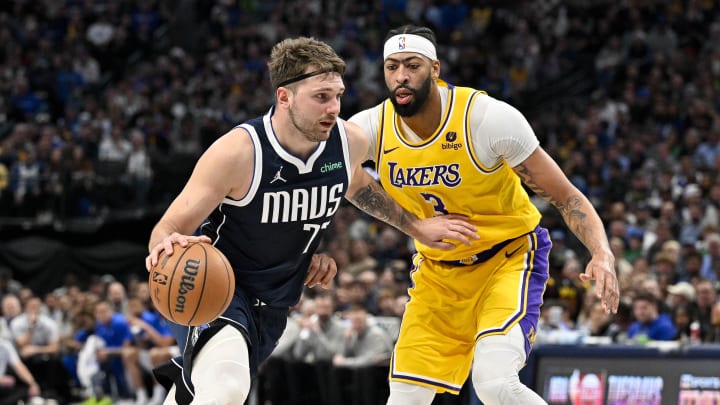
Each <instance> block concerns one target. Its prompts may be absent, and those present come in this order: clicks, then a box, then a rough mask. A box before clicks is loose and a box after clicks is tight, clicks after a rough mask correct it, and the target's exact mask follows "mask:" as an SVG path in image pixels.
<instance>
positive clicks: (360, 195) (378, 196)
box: [349, 182, 413, 231]
mask: <svg viewBox="0 0 720 405" xmlns="http://www.w3.org/2000/svg"><path fill="white" fill-rule="evenodd" d="M349 200H350V201H351V202H352V203H353V204H355V206H356V207H358V208H360V209H361V210H363V211H365V212H367V213H368V214H370V215H372V216H374V217H375V218H377V219H379V220H381V221H385V222H387V223H389V224H391V225H394V226H395V227H397V228H398V229H400V230H403V231H406V226H407V225H408V224H410V223H411V222H412V220H413V217H412V216H411V214H410V213H408V212H407V211H405V210H404V209H403V208H402V207H400V206H399V205H398V204H397V203H396V202H395V201H394V200H393V199H392V198H391V197H390V196H389V195H388V194H387V193H386V192H385V190H383V188H382V186H380V184H378V183H374V182H373V183H370V184H368V186H367V187H364V188H362V189H360V190H358V191H357V193H355V195H354V196H353V197H352V198H350V199H349Z"/></svg>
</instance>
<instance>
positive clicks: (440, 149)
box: [375, 86, 540, 260]
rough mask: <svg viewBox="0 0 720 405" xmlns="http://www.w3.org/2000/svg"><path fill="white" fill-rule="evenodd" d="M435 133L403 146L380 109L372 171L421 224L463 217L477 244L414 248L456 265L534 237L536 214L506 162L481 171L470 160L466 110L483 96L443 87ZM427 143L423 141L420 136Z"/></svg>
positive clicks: (396, 125)
mask: <svg viewBox="0 0 720 405" xmlns="http://www.w3.org/2000/svg"><path fill="white" fill-rule="evenodd" d="M448 87H449V92H448V102H447V105H446V106H445V110H444V111H443V113H442V118H441V121H440V126H439V128H438V129H437V130H436V131H435V133H434V134H432V135H431V136H430V137H427V138H426V140H424V141H422V142H420V143H417V142H410V141H408V140H407V139H406V138H405V137H404V136H403V134H402V133H401V129H400V125H401V124H400V122H399V120H400V117H399V116H397V115H396V114H395V109H394V107H393V105H392V103H391V102H390V100H385V102H384V103H383V105H382V107H381V108H380V120H379V122H380V125H379V134H378V138H377V139H378V142H377V148H376V160H375V161H376V164H377V166H376V167H377V172H378V173H379V175H380V181H381V183H382V185H383V187H384V188H385V190H387V192H388V193H389V194H390V195H391V196H392V197H393V198H394V199H395V200H396V201H397V202H398V203H399V204H400V205H401V206H402V207H404V208H405V209H406V210H408V211H409V212H411V213H413V214H415V215H417V216H418V217H419V218H429V217H433V216H437V215H443V214H462V215H465V216H467V217H469V218H470V221H471V222H472V223H473V225H475V226H477V228H478V235H479V236H480V239H479V240H476V241H474V242H473V244H472V246H467V245H464V244H463V245H460V246H459V247H458V248H457V249H454V250H452V251H443V250H437V249H432V248H429V247H428V246H425V245H422V244H420V243H417V242H416V243H415V246H416V249H417V250H418V251H419V252H421V253H422V254H423V255H424V256H425V257H427V258H430V259H434V260H462V259H466V258H469V257H471V256H472V255H473V254H475V253H478V252H481V251H483V250H486V249H489V248H491V247H492V246H494V245H495V244H497V243H500V242H503V241H506V240H508V239H511V238H515V237H518V236H520V235H523V234H525V233H528V232H530V231H532V230H533V229H534V228H535V226H537V225H538V223H539V222H540V213H539V212H538V210H537V208H536V207H535V206H534V205H533V204H532V203H531V202H530V198H529V197H528V195H527V193H526V192H525V190H524V189H523V187H522V185H521V183H520V178H519V177H518V176H517V175H516V174H515V172H514V171H513V170H512V168H511V167H510V166H509V165H508V163H507V162H506V161H504V160H503V161H500V162H499V163H498V164H497V165H495V167H485V166H483V165H482V164H481V163H480V162H479V160H478V159H477V157H476V156H475V154H474V149H473V145H472V140H471V137H470V128H469V111H471V109H472V105H473V103H474V102H475V101H476V100H477V98H478V97H484V95H483V92H481V91H478V90H475V89H471V88H467V87H454V86H448ZM423 138H425V137H423Z"/></svg>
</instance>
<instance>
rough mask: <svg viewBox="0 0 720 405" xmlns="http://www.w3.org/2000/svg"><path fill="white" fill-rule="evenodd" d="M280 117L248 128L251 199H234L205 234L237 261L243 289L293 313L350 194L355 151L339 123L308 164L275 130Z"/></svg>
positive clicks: (267, 117) (235, 265)
mask: <svg viewBox="0 0 720 405" xmlns="http://www.w3.org/2000/svg"><path fill="white" fill-rule="evenodd" d="M272 113H273V109H271V110H270V111H269V112H268V113H267V114H266V115H265V116H263V117H258V118H255V119H252V120H250V121H247V122H246V123H244V124H242V125H240V127H242V128H244V129H245V130H246V131H247V132H249V133H250V137H251V138H252V141H253V144H254V146H255V166H254V167H253V168H248V170H253V178H252V184H251V186H250V190H249V191H248V193H247V195H245V196H244V197H242V198H241V199H239V200H235V199H232V198H229V197H226V198H225V199H224V200H223V202H222V203H221V204H220V205H219V206H218V207H217V208H216V209H215V210H214V211H213V213H212V214H211V215H210V216H209V218H208V221H207V223H205V224H203V226H202V228H201V229H202V233H203V234H205V235H207V236H209V237H210V238H211V239H212V240H213V242H214V245H215V246H216V247H217V248H218V249H220V250H221V251H222V252H223V253H224V254H225V255H226V256H227V258H228V260H230V263H231V264H232V266H233V268H234V269H235V282H236V284H237V287H239V288H242V289H243V290H244V291H245V292H246V293H248V294H249V295H251V296H253V297H255V298H256V299H258V300H260V301H261V303H264V304H267V305H272V306H277V307H288V306H292V305H295V304H296V303H297V301H298V300H299V298H300V293H301V291H302V285H303V281H304V279H305V276H306V275H307V269H308V266H309V264H310V260H311V259H312V254H313V253H314V252H315V249H317V247H318V244H319V243H320V241H321V239H322V237H323V234H324V233H325V230H326V229H327V228H328V226H329V225H330V221H331V220H332V217H333V215H334V214H335V213H336V212H337V210H338V208H339V207H340V203H341V202H342V199H343V197H344V195H345V192H346V191H347V188H348V184H349V180H350V153H349V149H348V142H347V135H346V133H345V128H344V126H343V125H342V124H339V123H338V124H336V125H335V126H334V127H333V129H332V131H331V133H330V137H329V138H328V140H327V141H325V142H321V143H320V144H318V147H317V149H316V150H315V152H313V153H312V155H311V156H310V157H308V158H307V160H305V161H303V160H302V159H299V158H297V157H295V156H293V155H291V154H290V153H289V152H288V151H286V150H285V149H283V147H282V146H281V145H280V143H279V142H278V139H277V136H276V135H275V133H274V131H273V128H272V124H271V122H270V117H271V115H272ZM231 136H244V134H243V135H239V134H235V135H231Z"/></svg>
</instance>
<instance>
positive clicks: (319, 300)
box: [289, 291, 347, 404]
mask: <svg viewBox="0 0 720 405" xmlns="http://www.w3.org/2000/svg"><path fill="white" fill-rule="evenodd" d="M313 301H314V305H313V306H314V308H313V311H312V313H311V314H310V315H309V316H305V314H304V316H303V317H302V318H300V319H299V320H298V323H297V324H298V325H299V326H300V332H299V334H298V338H297V340H296V341H295V345H294V347H293V350H292V352H293V356H292V357H293V359H294V360H295V361H297V362H300V364H297V363H294V362H292V363H290V369H289V380H290V383H292V384H296V386H305V387H308V386H311V387H314V391H317V393H318V396H319V398H318V399H317V401H318V402H319V403H323V404H331V403H333V402H332V401H331V398H330V391H329V389H328V386H327V381H328V380H329V379H330V378H331V377H330V374H331V373H333V370H332V369H331V366H332V360H333V357H334V356H335V355H336V354H338V353H341V352H342V349H343V345H344V343H345V331H346V329H347V328H346V327H345V324H344V322H343V320H342V319H340V317H339V316H338V315H337V314H336V313H335V303H334V297H333V294H332V293H331V292H329V291H325V292H319V293H318V294H317V295H316V296H315V298H314V299H313ZM304 391H305V390H304Z"/></svg>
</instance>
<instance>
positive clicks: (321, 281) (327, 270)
mask: <svg viewBox="0 0 720 405" xmlns="http://www.w3.org/2000/svg"><path fill="white" fill-rule="evenodd" d="M336 274H337V263H335V259H333V258H332V257H330V256H328V255H326V254H325V253H316V254H314V255H313V256H312V260H311V261H310V267H309V268H308V274H307V277H305V285H306V286H308V287H310V288H312V287H315V286H317V285H319V286H320V287H322V288H324V289H329V288H331V287H332V282H333V278H335V275H336Z"/></svg>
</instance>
